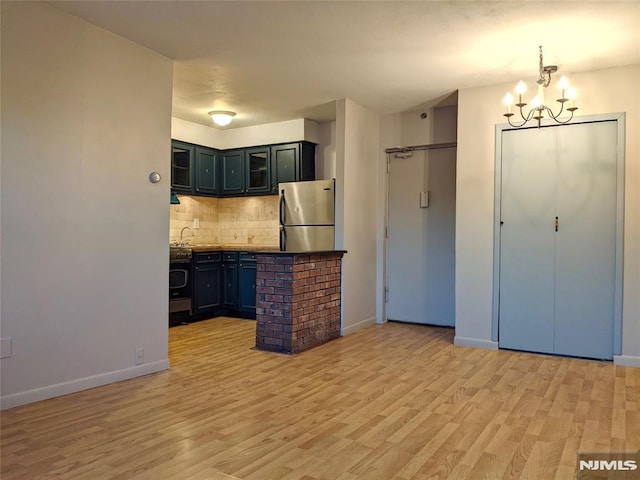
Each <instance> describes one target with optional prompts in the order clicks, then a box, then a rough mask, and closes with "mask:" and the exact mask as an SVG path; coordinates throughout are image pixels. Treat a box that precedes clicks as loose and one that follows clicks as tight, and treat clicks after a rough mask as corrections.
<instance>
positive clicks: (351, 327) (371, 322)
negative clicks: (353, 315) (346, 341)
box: [340, 317, 376, 336]
mask: <svg viewBox="0 0 640 480" xmlns="http://www.w3.org/2000/svg"><path fill="white" fill-rule="evenodd" d="M375 324H376V317H371V318H366V319H364V320H361V321H359V322H358V323H355V324H353V325H349V326H347V327H342V328H341V329H340V335H342V336H345V335H349V334H351V333H354V332H357V331H358V330H362V329H363V328H365V327H368V326H370V325H375Z"/></svg>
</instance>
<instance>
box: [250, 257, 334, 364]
mask: <svg viewBox="0 0 640 480" xmlns="http://www.w3.org/2000/svg"><path fill="white" fill-rule="evenodd" d="M345 253H346V252H345V251H342V250H330V251H317V252H280V251H274V252H259V253H258V254H257V255H256V260H257V274H256V321H257V325H256V348H257V349H258V350H266V351H270V352H278V353H289V354H291V353H299V352H302V351H304V350H308V349H309V348H312V347H315V346H317V345H321V344H323V343H325V342H328V341H329V340H332V339H334V338H337V337H339V336H340V308H341V297H340V296H341V284H340V282H341V278H342V256H343V255H344V254H345Z"/></svg>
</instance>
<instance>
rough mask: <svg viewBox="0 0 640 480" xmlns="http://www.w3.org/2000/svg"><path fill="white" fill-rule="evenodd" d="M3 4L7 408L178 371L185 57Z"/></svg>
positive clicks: (37, 6) (34, 5)
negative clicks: (180, 114) (175, 321)
mask: <svg viewBox="0 0 640 480" xmlns="http://www.w3.org/2000/svg"><path fill="white" fill-rule="evenodd" d="M0 8H2V27H1V34H2V58H1V60H2V92H1V94H2V112H1V115H2V133H1V135H2V147H1V148H2V150H1V153H2V177H1V188H0V195H1V196H2V201H1V205H2V212H1V222H2V224H1V228H0V232H1V242H0V245H1V249H2V252H1V259H2V265H1V268H0V274H1V275H2V291H1V292H0V295H1V298H2V301H1V309H2V325H1V326H0V334H1V336H2V337H11V339H12V356H11V357H9V358H3V359H2V360H1V361H0V362H1V364H0V368H1V370H2V371H1V375H0V376H1V377H2V383H1V391H2V399H1V400H2V408H7V407H11V406H15V405H19V404H23V403H28V402H33V401H37V400H41V399H44V398H49V397H52V396H56V395H62V394H65V393H69V392H72V391H77V390H81V389H84V388H90V387H94V386H96V385H101V384H104V383H109V382H113V381H117V380H122V379H125V378H130V377H134V376H138V375H144V374H147V373H151V372H154V371H158V370H162V369H166V368H168V366H169V361H168V351H167V344H168V342H167V336H168V333H167V321H168V320H167V318H168V306H167V291H168V272H167V259H168V254H169V251H168V245H167V240H166V239H167V236H166V235H167V230H168V228H169V215H168V208H169V207H168V202H167V199H168V198H169V182H168V180H167V179H169V178H170V176H171V172H170V171H169V162H168V160H167V152H169V151H170V132H171V123H170V121H171V83H172V62H171V61H170V60H169V59H167V58H165V57H162V56H160V55H158V54H156V53H153V52H151V51H150V50H148V49H146V48H143V47H141V46H138V45H135V44H133V43H131V42H129V41H127V40H124V39H122V38H120V37H117V36H115V35H112V34H110V33H108V32H106V31H104V30H102V29H100V28H96V27H94V26H92V25H90V24H89V23H86V22H83V21H81V20H79V19H77V18H75V17H71V16H68V15H66V14H64V13H61V12H60V11H58V10H57V9H55V8H53V7H50V6H48V5H46V4H44V3H41V2H1V3H0ZM152 171H157V172H159V173H160V174H161V175H162V177H163V181H161V182H160V183H158V184H152V183H150V182H149V179H148V176H149V173H150V172H152ZM137 347H142V348H144V363H143V364H142V365H135V364H134V360H135V349H136V348H137Z"/></svg>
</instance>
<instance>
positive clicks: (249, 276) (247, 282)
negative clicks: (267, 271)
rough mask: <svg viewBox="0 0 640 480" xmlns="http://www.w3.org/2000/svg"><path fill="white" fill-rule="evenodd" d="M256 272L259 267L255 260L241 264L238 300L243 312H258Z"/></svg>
mask: <svg viewBox="0 0 640 480" xmlns="http://www.w3.org/2000/svg"><path fill="white" fill-rule="evenodd" d="M256 272H257V267H256V263H255V262H246V263H241V264H240V280H239V285H238V297H239V298H238V300H239V309H240V311H241V312H248V313H255V312H256Z"/></svg>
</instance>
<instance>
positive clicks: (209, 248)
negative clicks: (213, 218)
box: [191, 244, 280, 252]
mask: <svg viewBox="0 0 640 480" xmlns="http://www.w3.org/2000/svg"><path fill="white" fill-rule="evenodd" d="M191 249H192V250H193V251H194V252H215V251H223V250H224V251H227V252H265V251H267V252H274V251H280V247H279V246H278V245H203V244H195V245H191Z"/></svg>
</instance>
